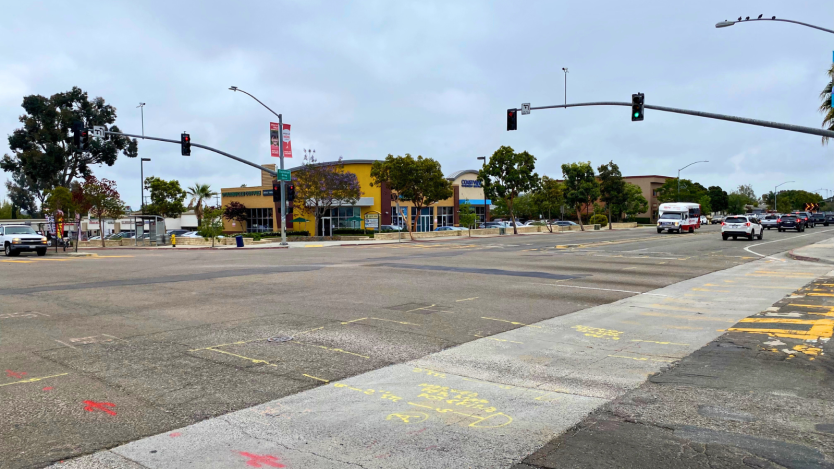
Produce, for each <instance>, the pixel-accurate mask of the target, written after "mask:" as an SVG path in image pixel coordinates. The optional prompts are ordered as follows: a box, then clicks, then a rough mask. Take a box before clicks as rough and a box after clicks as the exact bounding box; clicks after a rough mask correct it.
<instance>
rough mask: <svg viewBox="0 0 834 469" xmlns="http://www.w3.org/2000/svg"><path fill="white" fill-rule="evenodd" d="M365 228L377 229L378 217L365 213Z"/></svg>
mask: <svg viewBox="0 0 834 469" xmlns="http://www.w3.org/2000/svg"><path fill="white" fill-rule="evenodd" d="M365 228H368V229H370V228H379V215H378V214H376V213H366V214H365Z"/></svg>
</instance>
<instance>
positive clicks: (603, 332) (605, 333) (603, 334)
mask: <svg viewBox="0 0 834 469" xmlns="http://www.w3.org/2000/svg"><path fill="white" fill-rule="evenodd" d="M572 329H575V330H577V331H579V332H582V333H584V334H585V335H586V336H588V337H596V338H599V339H608V340H620V334H622V333H623V332H622V331H615V330H613V329H602V328H599V327H589V326H573V327H572Z"/></svg>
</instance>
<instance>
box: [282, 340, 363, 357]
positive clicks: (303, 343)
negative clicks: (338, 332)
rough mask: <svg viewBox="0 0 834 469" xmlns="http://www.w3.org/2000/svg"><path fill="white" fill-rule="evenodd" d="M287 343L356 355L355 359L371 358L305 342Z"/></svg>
mask: <svg viewBox="0 0 834 469" xmlns="http://www.w3.org/2000/svg"><path fill="white" fill-rule="evenodd" d="M287 343H288V344H298V345H307V346H309V347H318V348H322V349H325V350H329V351H331V352H339V353H346V354H348V355H356V356H357V357H362V358H368V359H369V358H371V357H369V356H367V355H360V354H358V353H353V352H348V351H347V350H342V349H340V348H330V347H325V346H324V345H316V344H308V343H306V342H299V341H292V342H287Z"/></svg>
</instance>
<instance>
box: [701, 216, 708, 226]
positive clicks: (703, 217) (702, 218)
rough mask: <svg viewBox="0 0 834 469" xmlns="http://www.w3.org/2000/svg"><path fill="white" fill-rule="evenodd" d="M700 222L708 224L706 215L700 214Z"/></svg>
mask: <svg viewBox="0 0 834 469" xmlns="http://www.w3.org/2000/svg"><path fill="white" fill-rule="evenodd" d="M701 224H702V225H707V224H709V220H707V217H705V216H704V215H701Z"/></svg>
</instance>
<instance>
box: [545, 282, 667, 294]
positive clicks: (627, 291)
mask: <svg viewBox="0 0 834 469" xmlns="http://www.w3.org/2000/svg"><path fill="white" fill-rule="evenodd" d="M529 283H531V284H533V285H549V286H551V287H564V288H579V289H582V290H602V291H613V292H619V293H633V294H635V295H649V296H663V297H667V296H669V295H661V294H659V293H644V292H641V291H632V290H617V289H615V288H597V287H580V286H578V285H565V284H561V283H535V282H529Z"/></svg>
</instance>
